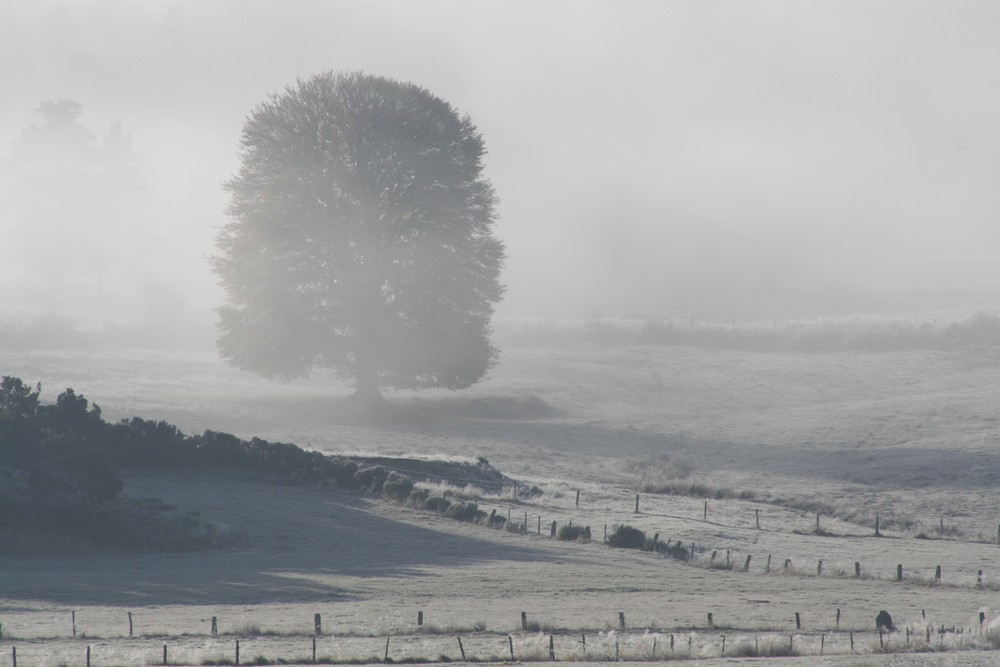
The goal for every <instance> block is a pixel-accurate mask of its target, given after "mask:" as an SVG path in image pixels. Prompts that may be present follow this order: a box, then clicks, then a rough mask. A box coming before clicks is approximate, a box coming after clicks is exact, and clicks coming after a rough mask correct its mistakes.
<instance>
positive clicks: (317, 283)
mask: <svg viewBox="0 0 1000 667" xmlns="http://www.w3.org/2000/svg"><path fill="white" fill-rule="evenodd" d="M241 143H242V152H241V158H242V162H241V168H240V170H239V172H238V174H237V175H236V176H235V177H234V178H233V179H232V180H231V181H230V182H229V183H228V184H227V189H228V191H229V193H230V194H231V203H230V207H229V213H230V216H231V221H230V222H229V223H228V224H227V225H226V226H225V227H224V228H223V230H222V232H221V233H220V235H219V238H218V242H217V243H218V249H219V254H218V255H217V256H216V257H215V258H213V267H214V269H215V271H216V272H217V274H218V275H219V277H220V280H221V283H222V286H223V287H224V288H225V291H226V303H225V305H223V306H222V307H221V308H220V309H219V314H220V324H219V328H220V336H219V349H220V352H221V354H222V356H223V358H224V359H226V360H227V361H228V362H229V363H231V364H233V365H235V366H237V367H239V368H243V369H246V370H252V371H255V372H258V373H261V374H263V375H265V376H277V377H295V376H301V375H307V374H308V373H309V372H310V371H311V370H313V369H314V368H329V369H332V370H334V371H335V372H336V373H338V374H339V375H340V376H342V377H345V378H347V379H353V380H354V381H355V387H356V391H355V398H356V399H358V400H360V401H362V402H364V403H365V404H371V403H373V402H376V403H377V402H379V401H381V393H380V388H381V387H394V388H422V387H447V388H460V387H466V386H469V385H471V384H473V383H475V382H477V381H478V380H480V379H481V378H482V377H483V376H484V374H485V373H486V372H487V370H489V368H490V367H491V366H492V365H493V363H494V362H495V360H496V357H497V350H496V349H495V348H494V347H493V346H492V344H491V343H490V340H489V333H490V318H491V317H492V314H493V304H494V303H496V302H497V301H499V299H500V298H501V296H502V294H503V287H502V286H501V285H500V283H499V273H500V269H501V266H502V263H503V259H504V248H503V244H502V243H501V242H500V241H498V240H497V239H496V238H494V237H493V235H492V226H493V223H494V221H495V205H496V197H495V195H494V191H493V187H492V185H491V184H490V183H489V181H488V180H486V179H485V177H484V176H483V174H482V168H483V167H482V157H483V155H484V154H485V148H484V145H483V140H482V137H481V136H480V134H479V133H478V131H477V130H476V128H475V126H474V125H473V124H472V122H471V121H470V120H469V118H468V117H463V116H460V115H459V114H458V113H457V112H456V111H455V110H454V109H453V108H452V107H451V106H450V105H449V104H448V103H447V102H445V101H443V100H441V99H440V98H437V97H435V96H434V95H432V94H431V93H429V92H428V91H427V90H425V89H423V88H420V87H418V86H416V85H413V84H410V83H402V82H398V81H394V80H391V79H387V78H383V77H378V76H371V75H366V74H361V73H350V74H334V73H325V74H321V75H318V76H315V77H313V78H311V79H308V80H299V81H297V82H296V84H295V85H292V86H289V87H287V88H286V89H285V90H284V92H282V93H281V94H275V95H272V96H271V97H270V98H269V99H268V100H267V101H265V102H264V103H262V104H261V105H259V106H258V107H257V108H256V109H254V111H253V113H252V114H251V115H250V117H249V118H248V120H247V121H246V124H245V126H244V128H243V134H242V142H241Z"/></svg>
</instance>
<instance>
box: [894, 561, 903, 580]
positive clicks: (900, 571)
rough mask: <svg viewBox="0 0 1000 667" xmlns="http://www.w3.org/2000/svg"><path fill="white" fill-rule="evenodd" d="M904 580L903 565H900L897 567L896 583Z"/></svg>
mask: <svg viewBox="0 0 1000 667" xmlns="http://www.w3.org/2000/svg"><path fill="white" fill-rule="evenodd" d="M902 580H903V564H902V563H900V564H899V565H897V566H896V581H902Z"/></svg>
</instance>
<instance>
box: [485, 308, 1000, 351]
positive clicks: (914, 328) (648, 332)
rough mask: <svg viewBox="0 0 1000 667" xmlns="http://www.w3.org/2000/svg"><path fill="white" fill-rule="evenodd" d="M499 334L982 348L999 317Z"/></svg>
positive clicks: (535, 328)
mask: <svg viewBox="0 0 1000 667" xmlns="http://www.w3.org/2000/svg"><path fill="white" fill-rule="evenodd" d="M503 338H504V340H505V342H507V343H508V344H515V345H547V346H548V345H573V344H588V345H664V346H687V347H698V348H708V349H720V350H746V351H753V352H806V353H810V352H840V351H844V352H847V351H862V352H894V351H901V350H982V349H984V348H1000V317H998V316H996V315H994V314H990V313H976V314H975V315H972V316H971V317H969V318H968V319H966V320H963V321H960V322H950V323H947V324H937V323H932V322H907V321H884V322H875V321H873V322H866V321H853V322H829V323H814V324H789V325H783V326H779V323H777V322H776V323H775V324H774V325H773V326H760V325H753V326H751V325H740V324H739V323H734V322H729V323H716V324H714V325H712V324H706V323H704V322H690V321H688V320H684V321H674V320H653V319H650V320H640V319H618V318H609V319H592V320H588V321H586V322H580V323H578V324H570V325H560V324H540V325H528V324H526V325H524V326H522V327H521V328H520V329H516V330H512V331H509V332H507V333H506V335H505V336H504V337H503Z"/></svg>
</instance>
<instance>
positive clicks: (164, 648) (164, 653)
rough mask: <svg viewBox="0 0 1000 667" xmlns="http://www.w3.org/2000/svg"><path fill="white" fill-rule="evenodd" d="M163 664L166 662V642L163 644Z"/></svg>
mask: <svg viewBox="0 0 1000 667" xmlns="http://www.w3.org/2000/svg"><path fill="white" fill-rule="evenodd" d="M163 664H164V667H165V666H166V664H167V645H166V644H164V645H163Z"/></svg>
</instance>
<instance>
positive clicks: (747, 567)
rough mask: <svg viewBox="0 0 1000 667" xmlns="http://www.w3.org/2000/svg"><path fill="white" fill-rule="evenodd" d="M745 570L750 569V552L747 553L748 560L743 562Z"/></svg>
mask: <svg viewBox="0 0 1000 667" xmlns="http://www.w3.org/2000/svg"><path fill="white" fill-rule="evenodd" d="M743 571H744V572H749V571H750V554H747V560H746V562H745V563H743Z"/></svg>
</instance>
